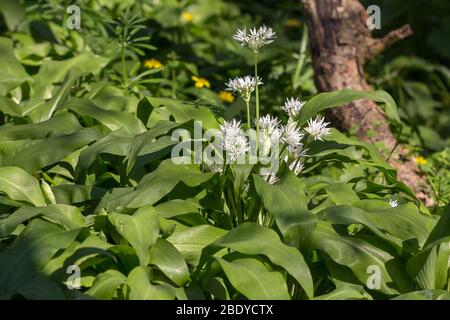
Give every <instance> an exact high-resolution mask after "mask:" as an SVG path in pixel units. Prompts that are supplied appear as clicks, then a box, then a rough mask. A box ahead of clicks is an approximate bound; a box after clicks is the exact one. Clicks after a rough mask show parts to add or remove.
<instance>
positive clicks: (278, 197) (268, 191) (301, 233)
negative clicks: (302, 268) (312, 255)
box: [253, 171, 317, 248]
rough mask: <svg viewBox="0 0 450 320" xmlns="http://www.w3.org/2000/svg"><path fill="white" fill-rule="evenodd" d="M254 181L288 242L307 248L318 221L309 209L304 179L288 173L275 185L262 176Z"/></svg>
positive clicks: (265, 206)
mask: <svg viewBox="0 0 450 320" xmlns="http://www.w3.org/2000/svg"><path fill="white" fill-rule="evenodd" d="M253 181H254V183H255V187H256V192H257V193H258V195H259V197H260V199H261V201H262V203H263V204H264V208H265V209H266V210H267V211H268V212H269V213H270V214H271V215H273V216H274V217H275V219H276V221H277V225H278V227H279V228H280V230H281V233H282V234H283V237H284V240H285V242H286V243H288V244H291V245H295V246H301V247H306V248H307V247H308V246H309V245H308V244H309V238H310V236H311V234H312V232H313V230H314V228H315V225H316V220H317V219H316V217H315V216H314V215H313V214H312V213H310V212H309V211H308V209H307V205H308V199H307V197H306V195H305V191H304V190H305V186H304V185H303V183H302V182H301V180H300V179H299V178H297V177H296V176H295V174H294V173H292V172H291V171H288V172H287V173H286V175H285V176H283V177H282V179H281V181H280V183H277V184H275V185H271V184H269V183H267V182H265V181H264V179H263V178H261V177H259V176H258V175H253Z"/></svg>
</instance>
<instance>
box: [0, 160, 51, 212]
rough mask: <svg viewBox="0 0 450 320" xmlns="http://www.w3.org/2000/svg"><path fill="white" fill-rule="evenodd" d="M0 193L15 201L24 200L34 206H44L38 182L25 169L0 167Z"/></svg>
mask: <svg viewBox="0 0 450 320" xmlns="http://www.w3.org/2000/svg"><path fill="white" fill-rule="evenodd" d="M0 193H4V194H6V195H7V196H8V197H9V198H11V199H13V200H17V201H25V202H28V203H30V204H32V205H34V206H36V207H42V206H45V199H44V195H43V194H42V191H41V188H40V187H39V182H38V181H37V180H36V178H34V177H33V176H31V175H30V174H29V173H28V172H26V171H25V170H23V169H21V168H18V167H1V168H0Z"/></svg>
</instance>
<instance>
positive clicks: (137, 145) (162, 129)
mask: <svg viewBox="0 0 450 320" xmlns="http://www.w3.org/2000/svg"><path fill="white" fill-rule="evenodd" d="M181 125H183V123H176V122H172V121H158V122H157V123H155V125H154V126H153V127H152V128H151V129H150V130H148V131H146V132H144V133H141V134H139V135H136V136H135V137H134V138H133V139H132V140H131V143H130V151H129V153H128V155H127V157H126V159H125V161H127V173H130V171H131V169H132V168H133V166H134V165H135V163H136V159H137V156H138V155H139V154H140V152H141V151H142V149H143V148H144V147H145V145H146V144H151V143H152V141H153V139H155V138H157V137H159V136H161V135H163V134H166V133H168V132H169V131H171V130H173V129H175V128H177V127H179V126H181Z"/></svg>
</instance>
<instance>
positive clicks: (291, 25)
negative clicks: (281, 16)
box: [286, 19, 300, 28]
mask: <svg viewBox="0 0 450 320" xmlns="http://www.w3.org/2000/svg"><path fill="white" fill-rule="evenodd" d="M286 26H287V27H289V28H298V27H300V20H298V19H287V20H286Z"/></svg>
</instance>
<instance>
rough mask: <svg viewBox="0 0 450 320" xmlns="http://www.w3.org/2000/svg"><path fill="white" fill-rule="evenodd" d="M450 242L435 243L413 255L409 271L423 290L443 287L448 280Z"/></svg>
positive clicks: (408, 265)
mask: <svg viewBox="0 0 450 320" xmlns="http://www.w3.org/2000/svg"><path fill="white" fill-rule="evenodd" d="M449 258H450V242H444V243H440V244H437V245H435V246H434V247H432V248H429V249H426V250H424V251H422V252H419V253H418V254H416V255H415V256H413V257H411V258H410V259H409V260H408V263H407V270H408V273H409V274H410V276H411V277H412V278H414V279H415V281H416V282H417V283H418V285H419V286H420V288H421V289H423V290H439V289H443V288H444V286H445V284H446V283H447V281H448V269H449Z"/></svg>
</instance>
